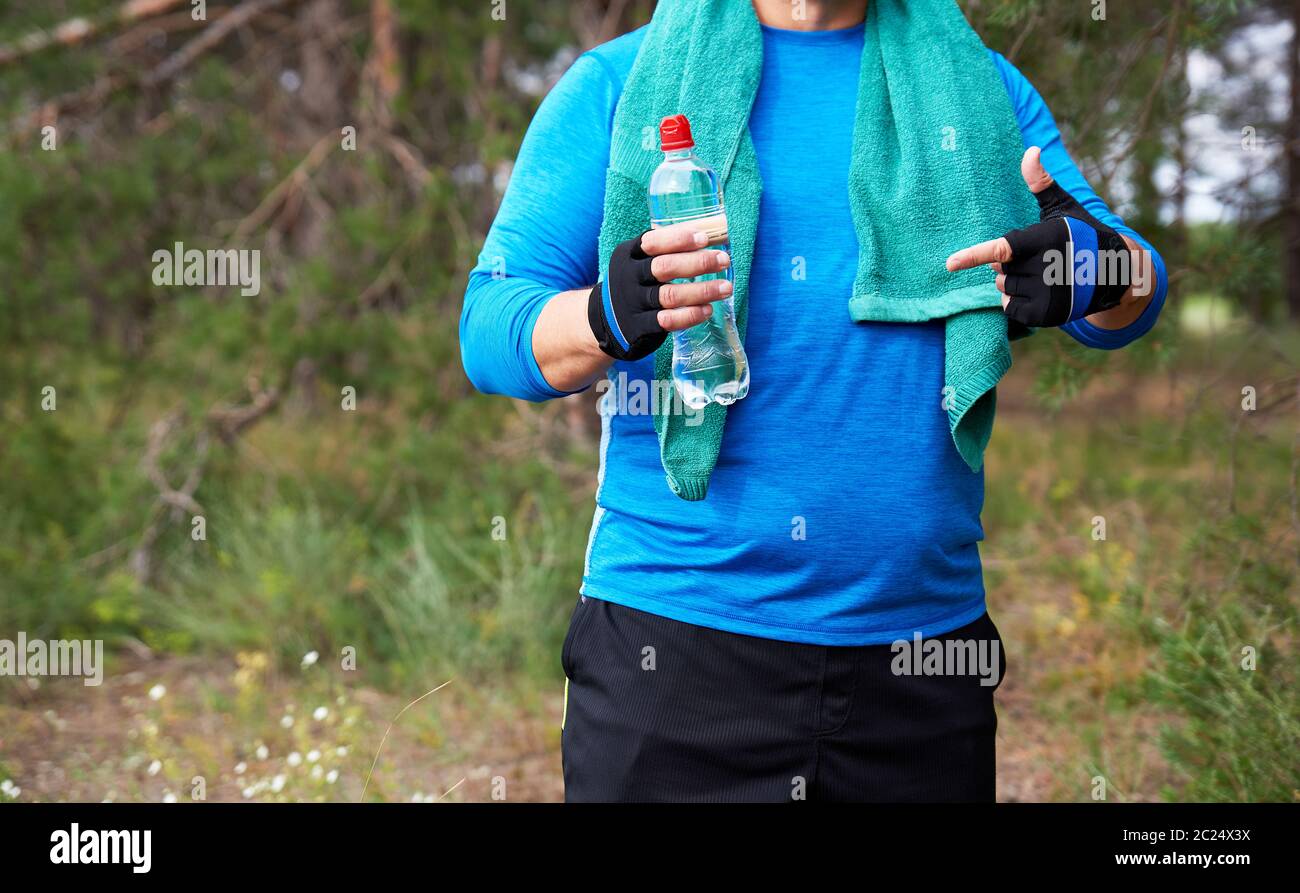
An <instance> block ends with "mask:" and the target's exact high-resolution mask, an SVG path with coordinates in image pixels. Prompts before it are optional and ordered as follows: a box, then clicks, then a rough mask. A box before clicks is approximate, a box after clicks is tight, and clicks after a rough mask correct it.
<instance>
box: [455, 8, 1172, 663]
mask: <svg viewBox="0 0 1300 893" xmlns="http://www.w3.org/2000/svg"><path fill="white" fill-rule="evenodd" d="M762 31H763V71H762V77H761V81H760V85H759V89H758V94H757V96H756V98H755V103H754V108H753V111H752V113H751V116H750V122H749V124H750V132H751V135H752V137H753V140H754V147H755V150H756V154H757V156H758V161H759V167H760V173H761V176H762V180H763V194H762V199H761V206H760V209H759V223H758V235H757V239H756V243H755V257H754V262H753V268H752V270H751V276H750V291H749V324H748V330H747V332H746V338H745V350H746V353H747V354H748V356H749V362H750V369H751V376H752V383H751V389H750V394H749V396H748V397H746V398H745V399H744V400H742V401H740V402H738V403H736V404H734V405H733V406H731V407H730V409H729V411H728V416H727V425H726V429H725V432H724V435H723V443H722V450H721V454H720V457H719V460H718V465H717V467H716V468H715V470H714V472H713V476H712V478H711V481H710V485H709V495H708V498H707V499H705V500H704V501H701V502H686V501H683V500H681V499H678V498H677V497H676V496H674V495H673V494H672V493H671V492H670V491H669V490H668V487H667V485H666V483H665V482H664V478H663V469H662V467H661V465H660V460H659V449H658V441H657V438H656V436H655V432H654V426H653V422H652V419H651V417H650V416H649V415H648V414H646V413H645V412H636V411H635V407H636V406H637V405H639V404H638V403H637V401H636V400H635V399H629V396H630V395H632V394H635V393H636V392H637V389H638V388H643V387H645V385H646V383H647V382H648V381H649V380H651V379H652V378H653V375H654V369H653V357H648V358H646V359H643V360H640V361H637V362H632V363H624V362H620V363H615V364H614V366H613V367H612V368H611V370H610V376H609V378H610V382H611V386H610V390H609V391H608V392H607V394H606V396H605V397H604V400H603V404H602V405H603V406H604V407H606V410H607V411H606V412H604V413H602V436H601V448H600V456H601V460H600V461H601V467H600V472H599V478H598V479H599V486H598V490H597V495H596V502H597V507H596V512H595V517H594V519H593V523H592V530H591V536H590V540H589V544H588V550H587V561H586V566H585V570H584V575H583V582H582V592H583V593H584V594H586V595H589V596H593V597H596V598H602V599H607V600H610V601H614V602H618V603H621V604H624V605H627V606H629V607H633V608H638V609H641V610H646V611H650V612H652V613H656V614H660V615H663V616H667V617H672V618H674V619H678V620H682V621H686V622H689V623H696V624H699V625H704V626H710V627H714V628H718V629H725V630H730V631H732V632H738V633H746V634H750V635H757V636H764V637H768V638H776V639H784V640H789V641H799V642H811V643H817V644H828V645H859V644H874V643H883V642H890V641H893V640H894V639H896V638H900V637H901V638H910V637H911V635H912V633H913V632H914V631H916V630H920V631H921V632H922V634H924V635H932V634H938V633H943V632H947V631H950V630H952V629H955V628H957V627H959V626H961V625H963V624H965V623H967V622H969V621H970V620H973V619H975V618H976V617H978V616H979V615H980V614H981V613H983V611H984V589H983V581H982V574H981V571H980V562H979V550H978V545H977V544H978V542H979V540H981V539H982V538H983V530H982V527H981V525H980V520H979V515H980V510H981V508H982V506H983V498H984V477H983V474H982V473H976V474H972V473H971V472H970V470H969V469H968V468H967V467H966V465H965V464H964V463H963V462H962V460H961V459H960V457H959V456H958V454H957V452H956V448H955V447H954V446H953V444H952V440H951V436H950V434H949V431H948V423H947V417H946V414H945V413H944V411H943V409H942V406H941V401H940V399H939V398H938V397H937V396H936V395H939V394H940V393H941V391H942V387H943V380H942V379H943V367H944V362H943V359H944V353H943V343H944V341H943V322H942V321H941V320H937V321H932V322H929V323H919V324H901V323H854V322H852V321H851V319H850V318H849V314H848V309H847V306H848V297H849V295H850V293H851V291H852V286H853V279H854V273H855V271H856V263H857V252H858V246H857V241H856V235H855V230H854V227H853V222H852V217H851V214H850V209H849V201H848V171H849V160H850V153H851V148H852V140H853V132H852V131H853V120H854V105H855V101H856V93H857V82H858V64H859V59H860V56H861V51H862V40H863V30H862V27H861V26H858V27H856V28H847V29H842V30H834V31H814V32H796V31H785V30H780V29H775V28H770V27H767V26H764V27H763V29H762ZM643 34H644V29H640V30H638V31H634V32H631V33H630V34H626V35H624V36H622V37H620V38H618V39H616V40H613V41H611V42H609V43H607V44H604V45H602V46H600V47H597V48H596V49H593V50H591V51H589V52H587V53H585V54H584V55H582V56H581V57H580V58H579V59H578V60H577V61H576V62H575V63H574V65H573V66H572V67H571V68H570V69H569V71H568V72H567V73H566V74H565V75H564V77H563V78H561V80H560V82H559V83H558V84H557V85H556V86H555V88H554V89H553V90H552V91H551V93H550V94H549V95H548V96H547V97H546V99H545V100H544V101H543V103H542V105H541V107H540V108H539V110H538V112H537V115H536V116H535V118H534V119H533V122H532V125H531V126H530V127H529V130H528V133H527V135H526V136H525V138H524V142H523V145H522V146H521V148H520V151H519V155H518V158H517V159H516V163H515V168H514V173H513V176H512V178H511V181H510V184H509V186H508V188H507V190H506V193H505V196H504V198H503V200H502V204H501V208H500V210H499V212H498V214H497V218H496V221H495V222H494V223H493V226H492V229H491V231H490V232H489V234H488V237H487V240H486V242H485V244H484V247H483V251H482V253H481V255H480V257H479V264H478V266H477V267H476V268H475V269H474V271H473V272H472V273H471V275H470V282H469V287H468V289H467V291H466V295H465V307H464V311H463V313H462V316H461V326H460V333H461V351H462V356H463V359H464V364H465V370H466V372H467V374H468V375H469V377H470V380H471V381H472V382H473V383H474V385H475V386H476V387H478V388H479V389H480V390H482V391H485V392H487V393H500V394H508V395H511V396H514V397H520V398H523V399H528V400H544V399H548V398H551V397H556V396H562V395H563V393H564V392H562V391H558V390H556V389H555V388H553V387H551V385H550V384H548V383H547V381H546V379H545V378H544V377H543V376H542V374H541V371H540V370H539V368H538V365H537V361H536V359H535V357H534V356H533V352H532V332H533V327H534V325H535V324H536V321H537V317H538V315H539V314H540V313H541V310H542V307H543V306H544V305H545V303H546V302H547V301H548V300H550V298H552V297H553V296H554V295H555V294H557V293H558V292H560V291H565V290H569V289H575V288H585V287H589V286H591V285H592V284H593V283H594V282H596V281H597V279H598V278H599V270H598V269H597V257H596V253H597V237H598V234H599V231H600V224H601V216H602V211H603V203H604V184H605V170H606V166H607V164H608V159H609V148H610V135H611V131H612V125H613V116H614V108H615V106H616V104H617V102H618V98H619V95H620V92H621V90H622V86H623V81H624V79H625V78H626V76H627V73H628V71H629V70H630V68H631V66H632V62H633V60H634V58H635V56H636V52H637V48H638V47H639V46H640V42H641V39H642V36H643ZM993 59H994V61H995V63H996V64H997V66H998V69H999V71H1000V72H1001V74H1002V79H1003V83H1004V84H1005V86H1006V89H1007V92H1008V94H1009V96H1010V97H1011V101H1012V105H1013V107H1014V109H1015V113H1016V119H1017V121H1018V122H1019V125H1020V129H1021V133H1022V135H1023V137H1024V143H1025V145H1026V146H1031V145H1037V146H1041V147H1042V150H1043V154H1042V158H1043V165H1044V167H1046V169H1047V170H1048V172H1049V173H1051V174H1052V175H1053V176H1054V177H1055V178H1056V180H1057V181H1058V182H1059V183H1060V184H1061V185H1062V186H1063V187H1064V188H1065V189H1067V190H1068V191H1069V192H1070V193H1072V194H1073V195H1074V196H1075V198H1077V199H1078V200H1079V201H1080V202H1081V203H1082V204H1083V205H1084V206H1085V207H1086V208H1087V209H1088V211H1089V212H1090V213H1092V214H1093V215H1094V216H1095V217H1097V218H1098V219H1100V220H1102V221H1104V222H1106V223H1107V224H1109V225H1111V226H1114V227H1115V228H1116V229H1117V230H1119V231H1120V232H1123V233H1126V234H1128V235H1129V236H1131V237H1133V238H1134V239H1135V240H1137V241H1138V242H1139V243H1141V244H1142V245H1143V246H1144V247H1147V248H1148V249H1150V245H1149V244H1147V243H1146V242H1145V241H1144V240H1143V239H1142V238H1141V237H1140V236H1139V235H1138V234H1137V233H1135V232H1134V231H1133V230H1132V229H1130V228H1128V227H1126V226H1125V225H1124V223H1123V221H1122V220H1121V219H1120V218H1119V217H1118V216H1117V215H1115V214H1114V213H1113V212H1111V211H1110V209H1109V208H1107V207H1106V205H1105V203H1104V202H1103V201H1102V200H1101V199H1100V198H1099V197H1098V196H1097V195H1096V194H1095V193H1094V192H1093V191H1092V189H1091V188H1090V187H1089V186H1088V184H1087V182H1086V181H1085V180H1084V178H1083V175H1082V174H1081V173H1080V172H1079V170H1078V168H1077V167H1076V166H1075V164H1074V162H1073V161H1072V160H1071V159H1070V157H1069V155H1068V153H1067V152H1066V150H1065V147H1064V145H1063V143H1062V141H1061V137H1060V133H1059V132H1058V129H1057V127H1056V123H1055V122H1054V121H1053V119H1052V116H1051V113H1050V111H1049V110H1048V109H1047V106H1046V104H1045V103H1044V102H1043V100H1042V98H1041V97H1040V96H1039V95H1038V93H1037V92H1036V91H1035V90H1034V88H1033V87H1032V85H1030V84H1029V82H1028V81H1027V80H1026V79H1025V78H1024V77H1023V75H1021V74H1020V72H1018V71H1017V70H1016V69H1015V68H1014V67H1013V66H1012V65H1011V64H1010V63H1009V62H1007V61H1006V60H1005V59H1004V58H1002V57H1001V56H999V55H997V54H996V53H994V54H993ZM791 120H798V121H800V122H801V123H802V126H801V127H800V128H798V129H795V128H790V127H789V126H788V122H789V121H791ZM704 160H705V161H716V160H715V159H704ZM1007 188H1009V189H1015V188H1024V187H1023V184H1020V183H1009V184H1007ZM991 235H993V234H991ZM1152 255H1153V258H1154V260H1155V269H1156V277H1157V289H1156V293H1155V295H1154V296H1153V299H1152V300H1151V302H1150V305H1149V306H1148V307H1147V309H1146V310H1145V311H1144V312H1143V314H1142V315H1141V317H1140V318H1139V319H1137V320H1136V321H1135V322H1133V323H1132V324H1131V325H1129V326H1127V327H1125V328H1124V329H1119V330H1105V329H1101V328H1099V327H1097V326H1094V325H1092V324H1091V323H1089V322H1088V321H1087V320H1080V321H1079V322H1076V323H1073V324H1070V325H1068V326H1065V327H1063V328H1064V329H1065V331H1066V332H1067V333H1068V334H1069V335H1070V336H1071V337H1074V338H1075V339H1077V340H1078V341H1080V342H1081V343H1083V344H1086V345H1089V346H1093V347H1099V348H1107V349H1109V348H1115V347H1120V346H1123V345H1124V344H1127V343H1128V342H1130V341H1132V340H1133V339H1134V338H1137V337H1139V336H1140V335H1142V334H1143V333H1145V332H1146V331H1147V330H1149V329H1150V328H1151V326H1152V325H1153V324H1154V322H1155V319H1156V317H1157V316H1158V315H1159V313H1160V309H1161V306H1162V305H1163V303H1164V296H1165V291H1166V283H1167V277H1166V275H1165V269H1164V264H1163V262H1162V261H1161V260H1160V259H1159V256H1158V255H1157V254H1155V252H1154V250H1152ZM942 261H943V259H942V258H939V259H937V261H936V262H938V263H942ZM796 267H797V268H798V269H799V271H800V273H801V274H802V276H797V275H794V270H795V269H796ZM642 393H646V391H642ZM629 409H630V410H631V411H629ZM813 420H816V421H815V422H814V421H813Z"/></svg>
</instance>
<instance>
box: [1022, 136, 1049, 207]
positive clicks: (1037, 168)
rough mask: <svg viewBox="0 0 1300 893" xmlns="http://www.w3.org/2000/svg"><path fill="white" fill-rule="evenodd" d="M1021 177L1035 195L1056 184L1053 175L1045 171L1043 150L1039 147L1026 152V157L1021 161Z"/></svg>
mask: <svg viewBox="0 0 1300 893" xmlns="http://www.w3.org/2000/svg"><path fill="white" fill-rule="evenodd" d="M1020 175H1021V176H1022V177H1024V178H1025V185H1026V186H1028V187H1029V191H1030V192H1032V193H1033V194H1034V195H1037V194H1038V193H1040V192H1042V191H1043V190H1044V189H1046V188H1047V187H1048V186H1051V185H1052V183H1053V182H1054V181H1053V180H1052V175H1051V174H1049V173H1048V172H1047V171H1046V170H1044V169H1043V150H1042V149H1040V148H1038V147H1037V146H1030V147H1029V148H1028V149H1026V150H1025V157H1024V158H1022V159H1020Z"/></svg>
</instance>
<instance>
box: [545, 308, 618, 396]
mask: <svg viewBox="0 0 1300 893" xmlns="http://www.w3.org/2000/svg"><path fill="white" fill-rule="evenodd" d="M589 294H590V290H589V289H578V290H575V291H563V292H560V293H559V294H557V295H556V296H555V297H553V298H551V299H550V300H549V301H547V302H546V306H545V307H543V308H542V312H541V314H540V315H538V317H537V325H536V326H534V327H533V356H534V357H536V358H537V366H538V368H539V369H541V370H542V376H543V377H544V378H545V379H546V381H547V382H548V383H549V384H550V385H551V387H553V388H555V389H556V390H557V391H578V390H581V389H582V388H585V387H586V386H587V385H589V384H591V383H592V382H593V381H595V380H596V379H597V378H599V377H600V375H601V374H602V373H604V371H605V370H606V369H608V368H609V366H610V364H611V363H613V362H614V360H613V359H612V358H611V357H610V356H609V355H608V354H606V353H605V352H604V351H602V350H601V349H600V345H599V344H597V343H596V336H595V335H594V334H592V331H591V324H590V323H589V322H588V321H587V297H588V295H589Z"/></svg>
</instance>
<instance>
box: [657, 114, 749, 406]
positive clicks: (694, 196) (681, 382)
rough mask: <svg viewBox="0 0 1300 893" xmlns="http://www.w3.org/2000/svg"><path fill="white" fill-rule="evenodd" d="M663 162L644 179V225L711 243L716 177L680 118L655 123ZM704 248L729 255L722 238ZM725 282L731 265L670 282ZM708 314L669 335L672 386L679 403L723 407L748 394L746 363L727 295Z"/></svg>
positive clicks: (722, 219)
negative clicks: (699, 233) (679, 228)
mask: <svg viewBox="0 0 1300 893" xmlns="http://www.w3.org/2000/svg"><path fill="white" fill-rule="evenodd" d="M659 139H660V145H661V147H662V149H663V152H664V160H663V163H662V164H661V165H659V167H658V169H657V170H655V172H654V175H653V176H652V177H651V178H650V225H651V226H653V227H654V228H656V229H658V228H659V227H662V226H669V225H671V224H674V223H684V222H691V223H695V224H697V225H698V226H699V227H700V228H702V229H704V230H705V231H706V232H708V233H709V234H710V241H711V242H712V241H713V240H714V239H716V238H717V237H719V236H722V237H725V235H726V232H727V214H726V210H725V208H724V207H723V204H722V190H721V185H720V184H719V182H718V175H717V173H716V172H715V171H714V170H713V168H711V167H709V166H708V165H707V164H705V163H704V162H702V161H700V159H699V158H697V157H696V156H695V141H694V140H693V139H691V126H690V123H689V122H688V121H687V120H686V116H685V115H673V116H671V117H668V118H664V119H663V121H662V122H661V123H660V125H659ZM709 250H722V251H726V252H728V253H730V251H731V246H730V244H728V243H727V242H726V241H725V240H724V241H722V242H721V243H720V244H711V245H710V246H709ZM723 278H725V279H727V280H730V279H731V267H727V269H726V270H724V271H722V272H718V273H706V274H705V275H703V276H696V277H694V278H691V279H674V280H673V281H674V282H706V281H708V280H710V279H723ZM712 306H713V313H712V314H711V315H710V316H709V318H708V319H706V320H704V322H702V323H700V324H699V325H696V326H693V327H691V328H689V329H685V330H683V331H680V332H673V383H674V384H675V385H676V387H677V390H678V392H679V393H680V394H681V396H682V402H684V403H685V404H686V405H687V406H689V407H691V408H692V409H700V408H702V407H704V406H707V405H708V404H709V403H710V402H717V403H721V404H722V405H724V406H726V405H727V404H730V403H735V402H736V401H737V400H740V399H741V398H743V397H744V396H745V395H746V394H747V393H749V361H748V359H747V358H746V357H745V348H744V346H743V345H742V344H741V343H740V332H739V330H738V329H737V328H736V305H735V301H734V300H733V299H732V297H731V296H728V297H726V298H724V299H722V300H720V301H715V302H713V305H712Z"/></svg>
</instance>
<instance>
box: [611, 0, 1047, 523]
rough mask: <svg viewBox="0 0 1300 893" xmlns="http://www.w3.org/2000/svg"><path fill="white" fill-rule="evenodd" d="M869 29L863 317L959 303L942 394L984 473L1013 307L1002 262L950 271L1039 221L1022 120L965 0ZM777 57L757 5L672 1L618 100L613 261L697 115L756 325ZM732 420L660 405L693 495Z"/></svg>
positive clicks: (668, 373)
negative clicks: (769, 54) (755, 118)
mask: <svg viewBox="0 0 1300 893" xmlns="http://www.w3.org/2000/svg"><path fill="white" fill-rule="evenodd" d="M864 31H865V39H864V42H863V49H862V67H861V72H860V75H859V80H858V100H857V109H856V117H855V121H854V129H853V140H854V145H853V156H852V162H851V165H850V169H849V189H850V196H849V199H850V206H851V208H852V213H853V220H854V228H855V229H856V230H857V235H858V245H859V257H858V271H857V276H856V279H855V281H854V284H853V294H852V296H851V297H850V299H849V301H848V310H849V313H850V314H851V315H852V318H853V319H854V320H856V321H866V320H871V321H879V322H898V323H907V322H920V321H924V320H930V319H939V318H944V317H946V318H947V322H946V325H945V361H944V366H945V368H944V381H945V383H946V384H945V392H944V393H942V394H935V395H934V399H935V400H936V401H943V402H942V404H941V405H942V406H943V407H945V408H946V409H947V412H948V422H949V427H950V429H951V431H952V436H953V441H954V443H955V444H956V447H957V450H958V452H959V453H960V454H961V457H962V459H964V460H965V461H966V463H967V464H968V465H969V466H970V468H971V470H972V471H978V470H979V469H980V467H981V465H982V464H983V455H984V447H985V446H986V445H987V444H988V440H989V435H990V434H991V433H992V429H993V413H994V405H995V395H996V392H995V387H996V385H997V383H998V380H999V379H1000V378H1001V377H1002V375H1003V374H1004V373H1005V372H1006V371H1007V370H1008V369H1009V368H1011V348H1010V345H1009V343H1008V329H1007V319H1006V317H1005V315H1003V313H1002V309H1001V306H1002V305H1001V296H1000V295H999V293H998V291H997V289H996V288H995V287H994V284H993V277H992V276H991V275H989V272H988V270H986V269H976V270H965V271H962V272H959V273H949V272H947V271H946V270H945V268H944V261H945V260H946V259H947V257H948V255H949V254H951V253H952V252H954V251H956V250H958V249H961V248H965V247H967V246H969V245H973V244H975V243H977V242H982V241H984V240H986V239H988V238H991V237H993V236H996V235H999V234H1001V233H1003V232H1006V231H1007V230H1009V229H1014V228H1016V227H1020V226H1025V225H1027V224H1029V223H1032V222H1033V221H1035V220H1037V219H1038V209H1037V206H1036V204H1035V202H1034V199H1033V197H1032V196H1031V195H1030V193H1029V191H1028V190H1026V189H1024V188H1022V182H1021V176H1020V158H1021V155H1022V154H1023V146H1022V144H1021V137H1020V130H1019V127H1018V126H1017V124H1016V118H1015V113H1014V111H1013V110H1012V108H1011V102H1010V99H1009V98H1008V97H1007V93H1006V89H1005V87H1004V86H1003V84H1002V79H1001V76H1000V75H999V74H998V72H997V69H996V68H995V67H994V64H993V60H992V59H991V58H990V57H989V54H988V51H987V50H986V49H985V47H984V45H983V43H982V42H981V41H980V39H979V37H978V35H976V34H975V32H974V31H973V30H972V29H971V27H970V25H968V24H967V22H966V19H965V18H964V17H963V15H962V13H961V10H960V9H958V8H957V5H956V3H955V2H953V0H870V4H869V6H868V11H867V19H866V25H865V28H864ZM762 55H763V35H762V31H761V30H760V28H759V24H758V18H757V16H756V15H755V13H754V8H753V6H752V5H751V4H750V3H748V2H744V0H660V2H659V5H658V7H657V8H656V9H655V13H654V17H653V19H652V20H651V23H650V27H649V29H648V30H647V32H646V36H645V38H644V41H643V42H642V44H641V48H640V50H639V51H638V53H637V57H636V61H635V62H634V63H633V65H632V70H631V72H630V73H629V75H628V79H627V83H626V84H625V85H624V88H623V93H622V96H621V98H620V99H619V102H618V107H617V109H616V110H615V113H614V133H613V142H612V146H611V149H610V162H609V170H608V171H607V172H606V178H605V209H604V210H605V218H604V223H603V224H602V226H601V231H600V245H599V257H600V266H601V269H602V270H603V269H604V268H605V267H606V266H607V265H608V263H609V256H610V253H611V252H612V251H613V249H614V247H615V246H616V245H618V243H620V242H622V241H625V240H627V239H630V238H633V237H634V236H637V235H639V234H640V233H642V232H644V231H645V230H646V229H648V228H649V226H650V221H649V208H648V205H647V200H646V190H647V187H648V185H649V182H650V175H651V174H652V173H653V172H654V169H655V168H656V167H657V166H658V165H659V163H660V161H662V157H663V156H662V154H661V153H660V152H659V148H658V145H657V142H656V140H655V139H654V137H653V135H654V134H655V133H657V125H658V123H659V121H660V120H661V119H662V118H663V117H665V116H667V115H674V114H684V115H686V117H687V118H688V119H689V120H690V122H691V131H692V134H693V135H694V137H695V143H696V152H697V153H698V154H699V156H700V158H701V159H703V160H704V161H706V162H708V163H709V164H711V165H713V167H714V168H715V169H716V170H717V171H718V175H719V177H721V179H722V184H723V195H724V200H725V202H726V207H727V220H728V224H729V227H730V239H731V257H732V270H733V276H734V283H735V292H734V300H735V304H736V321H737V324H738V326H739V328H740V335H741V338H742V339H743V338H744V336H745V329H746V322H747V319H748V301H747V297H748V294H749V273H750V266H751V264H752V262H753V259H754V240H755V234H756V232H757V229H758V211H759V195H760V193H761V191H762V183H761V181H760V176H759V168H758V160H757V157H756V156H755V154H754V144H753V140H752V139H751V138H750V135H749V127H748V122H749V112H750V109H751V107H752V106H753V102H754V97H755V95H756V94H757V92H758V82H759V77H760V74H761V71H762ZM809 138H810V139H812V138H815V135H814V134H809ZM1015 334H1023V332H1017V333H1015ZM756 372H757V373H758V374H756V376H755V387H762V386H763V385H762V384H761V381H762V378H763V376H762V375H761V370H756ZM671 377H672V342H671V339H670V340H669V341H667V342H665V343H664V345H663V346H662V347H661V348H660V349H659V350H658V351H657V352H656V354H655V378H656V379H657V380H659V381H667V380H670V379H671ZM769 380H772V379H769ZM725 421H726V408H725V407H722V406H719V405H717V404H710V405H709V407H708V408H707V409H706V410H705V411H704V419H703V421H702V422H700V421H698V420H696V423H695V424H691V425H688V424H687V416H685V415H683V414H680V413H678V414H673V413H672V412H671V405H664V403H662V402H661V403H660V404H659V405H658V407H657V411H656V413H655V416H654V423H655V430H656V431H657V432H658V435H659V449H660V456H661V458H662V461H663V466H664V471H665V472H666V473H667V478H668V485H669V487H671V488H672V491H673V492H674V493H676V494H677V495H678V496H680V497H682V498H683V499H688V500H698V499H703V498H704V496H705V494H706V492H707V490H708V483H709V476H710V474H711V473H712V471H713V468H714V466H715V465H716V464H717V459H718V451H719V449H720V447H721V445H722V430H723V425H724V423H725Z"/></svg>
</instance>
